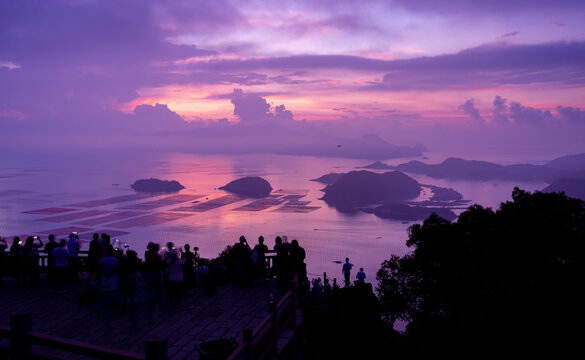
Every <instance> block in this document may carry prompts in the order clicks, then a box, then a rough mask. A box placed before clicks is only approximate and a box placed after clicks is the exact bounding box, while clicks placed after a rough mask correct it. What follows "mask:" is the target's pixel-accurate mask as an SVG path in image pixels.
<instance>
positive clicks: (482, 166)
mask: <svg viewBox="0 0 585 360" xmlns="http://www.w3.org/2000/svg"><path fill="white" fill-rule="evenodd" d="M394 169H396V170H399V171H404V172H407V173H414V174H424V175H427V176H430V177H433V178H435V179H445V178H446V179H465V180H510V181H544V182H552V181H554V180H556V179H559V178H561V177H563V176H564V175H565V174H566V171H565V170H563V169H558V168H553V167H551V166H548V165H532V164H516V165H500V164H496V163H492V162H488V161H477V160H464V159H460V158H453V157H452V158H448V159H446V160H445V161H443V162H442V163H440V164H425V163H423V162H421V161H416V160H415V161H410V162H408V163H404V164H400V165H398V166H395V167H394Z"/></svg>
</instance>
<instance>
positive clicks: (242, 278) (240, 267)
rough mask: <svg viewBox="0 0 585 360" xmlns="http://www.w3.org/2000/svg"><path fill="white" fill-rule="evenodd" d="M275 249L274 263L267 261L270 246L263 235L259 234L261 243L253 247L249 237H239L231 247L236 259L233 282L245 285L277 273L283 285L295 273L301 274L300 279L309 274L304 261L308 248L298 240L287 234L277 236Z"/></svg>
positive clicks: (284, 285) (234, 259)
mask: <svg viewBox="0 0 585 360" xmlns="http://www.w3.org/2000/svg"><path fill="white" fill-rule="evenodd" d="M273 251H274V252H275V253H276V254H275V256H274V258H273V260H272V266H270V264H269V263H268V262H267V261H266V254H267V253H268V252H269V249H268V246H267V245H266V244H264V237H263V236H259V237H258V244H256V245H255V246H254V247H253V248H251V247H250V245H248V241H247V240H246V237H244V236H240V239H239V241H238V242H237V243H235V244H234V245H233V246H232V248H231V253H232V257H233V262H234V271H233V282H234V284H235V285H236V286H246V285H247V284H249V283H251V282H252V281H253V280H256V279H266V278H267V277H276V278H277V279H278V283H279V285H280V286H281V287H286V286H287V283H288V282H289V281H291V280H292V278H293V276H294V274H298V278H299V280H300V281H303V280H305V279H306V277H307V267H306V264H305V257H306V253H305V249H303V247H301V246H300V245H299V242H298V240H296V239H295V240H292V241H291V242H290V243H289V242H288V239H287V237H286V235H284V236H282V237H281V236H277V237H276V238H275V239H274V247H273Z"/></svg>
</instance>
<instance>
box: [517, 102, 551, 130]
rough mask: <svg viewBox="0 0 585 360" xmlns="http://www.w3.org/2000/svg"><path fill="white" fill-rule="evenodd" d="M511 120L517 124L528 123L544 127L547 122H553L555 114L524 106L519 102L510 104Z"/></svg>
mask: <svg viewBox="0 0 585 360" xmlns="http://www.w3.org/2000/svg"><path fill="white" fill-rule="evenodd" d="M509 114H510V118H511V119H513V120H514V122H516V123H528V124H531V125H536V126H543V125H544V124H545V122H547V121H550V120H553V119H554V117H553V114H552V113H551V112H550V111H548V110H544V111H543V110H540V109H536V108H533V107H529V106H522V105H521V104H520V103H518V102H511V103H510V112H509Z"/></svg>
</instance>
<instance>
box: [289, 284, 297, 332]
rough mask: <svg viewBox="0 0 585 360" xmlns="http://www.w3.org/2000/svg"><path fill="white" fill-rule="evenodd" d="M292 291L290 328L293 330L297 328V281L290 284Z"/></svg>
mask: <svg viewBox="0 0 585 360" xmlns="http://www.w3.org/2000/svg"><path fill="white" fill-rule="evenodd" d="M290 290H291V291H292V304H293V306H292V319H291V322H290V326H291V328H293V329H296V327H297V300H298V299H297V296H298V294H297V283H296V281H291V283H290Z"/></svg>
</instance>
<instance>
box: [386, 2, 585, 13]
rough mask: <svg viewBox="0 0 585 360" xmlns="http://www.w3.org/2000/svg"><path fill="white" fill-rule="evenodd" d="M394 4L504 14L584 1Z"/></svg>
mask: <svg viewBox="0 0 585 360" xmlns="http://www.w3.org/2000/svg"><path fill="white" fill-rule="evenodd" d="M392 4H394V5H396V6H400V7H403V8H405V9H408V10H411V11H416V12H426V13H439V14H443V15H451V16H454V15H455V16H456V15H469V14H482V15H483V14H486V13H495V14H498V15H501V14H502V12H503V11H502V9H506V12H511V11H514V12H521V11H533V10H535V9H538V10H551V9H552V10H556V9H557V8H559V7H561V8H565V7H572V8H583V2H582V1H580V0H556V1H550V0H491V1H484V0H449V1H436V0H417V1H412V0H392Z"/></svg>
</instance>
